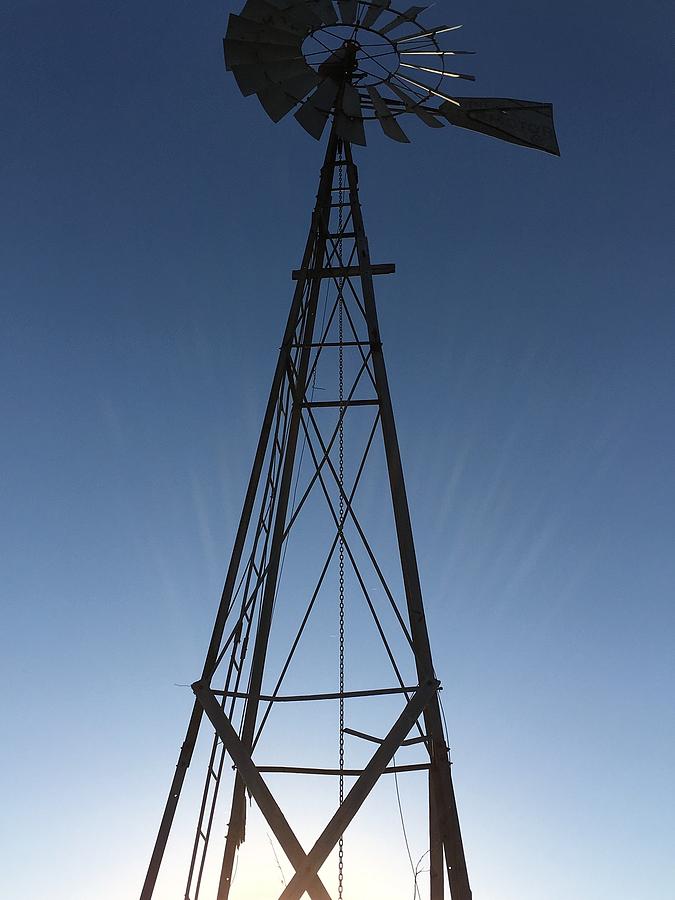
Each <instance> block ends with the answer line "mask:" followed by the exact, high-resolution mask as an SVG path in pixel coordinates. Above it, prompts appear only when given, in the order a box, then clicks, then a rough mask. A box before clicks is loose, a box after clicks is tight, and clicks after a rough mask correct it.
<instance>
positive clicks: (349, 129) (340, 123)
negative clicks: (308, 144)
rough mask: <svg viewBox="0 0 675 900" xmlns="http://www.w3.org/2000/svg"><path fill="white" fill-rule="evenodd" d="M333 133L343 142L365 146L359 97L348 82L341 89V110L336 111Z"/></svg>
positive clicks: (364, 131) (364, 132)
mask: <svg viewBox="0 0 675 900" xmlns="http://www.w3.org/2000/svg"><path fill="white" fill-rule="evenodd" d="M335 131H336V132H337V134H338V135H339V137H341V138H342V139H343V140H345V141H349V142H350V143H352V144H360V145H361V146H362V147H365V146H366V130H365V128H364V127H363V111H362V109H361V95H360V94H359V92H358V91H357V90H356V88H355V87H354V85H353V84H350V83H349V82H346V83H345V85H344V87H343V92H342V109H338V110H337V111H336V113H335Z"/></svg>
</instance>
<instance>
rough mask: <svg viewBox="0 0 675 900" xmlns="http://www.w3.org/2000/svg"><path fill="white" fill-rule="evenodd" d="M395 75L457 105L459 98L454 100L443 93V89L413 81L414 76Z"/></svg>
mask: <svg viewBox="0 0 675 900" xmlns="http://www.w3.org/2000/svg"><path fill="white" fill-rule="evenodd" d="M396 77H397V78H398V79H400V80H401V81H407V82H408V84H414V85H415V87H416V88H420V89H421V90H423V91H426V92H427V94H433V95H434V97H440V98H441V100H446V101H447V102H448V103H454V104H455V106H459V100H455V98H454V97H449V96H448V94H444V93H443V91H437V90H436V88H432V87H429V85H427V84H424V83H423V82H422V81H415V79H414V78H408V77H407V76H405V75H397V76H396Z"/></svg>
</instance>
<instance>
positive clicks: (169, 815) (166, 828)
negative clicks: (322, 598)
mask: <svg viewBox="0 0 675 900" xmlns="http://www.w3.org/2000/svg"><path fill="white" fill-rule="evenodd" d="M329 152H334V147H332V146H331V145H329ZM315 221H316V215H315V216H314V217H313V222H312V227H311V228H310V233H309V236H308V238H307V243H306V245H305V251H304V255H303V267H306V268H308V267H309V264H310V262H311V258H312V253H313V250H314V245H315V239H316V235H315V232H316V229H315V228H314V225H315ZM303 288H304V285H303V284H302V282H298V284H297V287H296V290H295V291H294V294H293V300H292V302H291V308H290V311H289V315H288V319H287V322H286V329H285V333H284V340H283V342H282V345H281V348H280V351H279V356H278V359H277V364H276V369H275V372H274V376H273V379H272V386H271V389H270V393H269V398H268V401H267V407H266V410H265V415H264V417H263V424H262V428H261V430H260V437H259V439H258V445H257V448H256V453H255V457H254V460H253V467H252V470H251V475H250V478H249V482H248V486H247V489H246V494H245V497H244V504H243V508H242V513H241V517H240V519H239V525H238V527H237V533H236V536H235V540H234V546H233V548H232V555H231V557H230V563H229V566H228V570H227V575H226V578H225V584H224V586H223V591H222V594H221V598H220V603H219V607H218V612H217V614H216V619H215V622H214V626H213V631H212V634H211V640H210V642H209V646H208V649H207V653H206V657H205V660H204V667H203V671H202V678H203V679H206V680H207V681H209V682H210V679H211V674H212V672H213V667H214V662H215V660H216V659H217V657H218V651H219V649H220V643H221V641H222V637H223V632H224V630H225V622H226V620H227V617H228V615H229V612H230V603H231V598H232V593H233V591H234V586H235V582H236V578H237V573H238V571H239V567H240V564H241V555H242V553H243V550H244V544H245V542H246V536H247V534H248V530H249V526H250V519H251V515H252V512H253V507H254V503H255V498H256V495H257V493H258V485H259V481H260V474H261V471H262V467H263V463H264V459H265V453H266V450H267V446H268V441H269V435H270V430H271V427H272V421H273V416H274V410H275V406H276V402H277V397H278V395H279V390H280V387H281V383H282V379H283V375H284V372H285V370H286V359H287V357H288V356H289V355H290V350H291V346H292V344H293V336H294V330H295V325H294V322H295V318H296V317H297V315H298V309H299V306H300V300H301V297H302V291H303ZM201 720H202V708H201V706H200V704H198V703H196V702H195V704H194V705H193V707H192V712H191V714H190V720H189V722H188V727H187V730H186V733H185V740H184V741H183V744H182V746H181V749H180V753H179V756H178V762H177V765H176V771H175V773H174V776H173V779H172V781H171V787H170V788H169V794H168V797H167V801H166V804H165V807H164V812H163V814H162V819H161V822H160V825H159V829H158V833H157V838H156V840H155V844H154V847H153V850H152V854H151V857H150V862H149V864H148V869H147V872H146V876H145V881H144V883H143V887H142V888H141V894H140V900H151V898H152V895H153V893H154V890H155V884H156V882H157V876H158V875H159V869H160V866H161V864H162V858H163V856H164V851H165V849H166V844H167V841H168V839H169V833H170V831H171V826H172V824H173V819H174V816H175V814H176V808H177V806H178V800H179V799H180V794H181V791H182V788H183V783H184V781H185V775H186V773H187V770H188V768H189V766H190V762H191V760H192V754H193V752H194V747H195V743H196V741H197V736H198V734H199V726H200V724H201Z"/></svg>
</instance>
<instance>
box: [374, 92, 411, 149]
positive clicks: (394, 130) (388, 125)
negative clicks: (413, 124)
mask: <svg viewBox="0 0 675 900" xmlns="http://www.w3.org/2000/svg"><path fill="white" fill-rule="evenodd" d="M366 90H367V91H368V95H369V96H370V99H371V101H372V104H373V109H374V110H375V115H376V116H377V121H378V122H379V123H380V125H381V126H382V131H384V133H385V134H386V135H387V137H390V138H391V139H392V140H393V141H399V142H400V143H401V144H409V143H410V138H409V137H408V136H407V135H406V133H405V132H404V131H403V129H402V128H401V126H400V125H399V124H398V122H397V121H396V119H395V118H394V116H393V115H392V114H391V110H390V109H389V107H388V106H387V104H386V102H385V101H384V99H383V98H382V96H381V95H380V94H379V92H378V90H377V88H376V87H374V86H373V85H372V84H369V85H368V86H367V88H366Z"/></svg>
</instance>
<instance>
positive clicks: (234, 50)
mask: <svg viewBox="0 0 675 900" xmlns="http://www.w3.org/2000/svg"><path fill="white" fill-rule="evenodd" d="M223 50H224V53H225V67H226V69H227V70H228V72H229V71H230V70H231V69H232V68H233V67H234V66H240V65H247V64H249V63H258V64H259V65H265V64H266V63H267V62H271V61H276V60H281V59H298V60H301V59H303V56H302V52H301V51H300V49H299V48H298V47H293V46H291V45H290V44H289V45H288V46H284V45H283V44H259V43H253V42H252V41H233V40H228V39H227V38H226V39H225V40H223Z"/></svg>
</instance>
